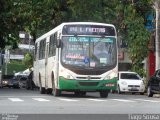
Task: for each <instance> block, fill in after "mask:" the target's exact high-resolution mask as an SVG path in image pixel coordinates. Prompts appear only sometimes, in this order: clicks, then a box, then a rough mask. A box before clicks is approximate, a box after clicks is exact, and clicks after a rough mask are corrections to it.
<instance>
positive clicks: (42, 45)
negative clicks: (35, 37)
mask: <svg viewBox="0 0 160 120" xmlns="http://www.w3.org/2000/svg"><path fill="white" fill-rule="evenodd" d="M45 47H46V39H44V40H41V41H40V46H39V60H41V59H44V58H45Z"/></svg>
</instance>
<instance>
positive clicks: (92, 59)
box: [62, 36, 117, 68]
mask: <svg viewBox="0 0 160 120" xmlns="http://www.w3.org/2000/svg"><path fill="white" fill-rule="evenodd" d="M62 41H63V47H62V63H63V64H64V65H70V66H74V67H85V68H99V67H103V68H106V67H108V66H114V65H115V64H116V61H117V55H116V52H117V51H116V39H115V38H114V37H104V38H101V37H87V36H86V37H82V36H78V37H73V36H64V37H63V40H62Z"/></svg>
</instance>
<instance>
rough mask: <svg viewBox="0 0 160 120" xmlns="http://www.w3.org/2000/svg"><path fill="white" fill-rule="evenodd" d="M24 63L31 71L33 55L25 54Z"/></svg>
mask: <svg viewBox="0 0 160 120" xmlns="http://www.w3.org/2000/svg"><path fill="white" fill-rule="evenodd" d="M23 63H24V64H25V65H26V66H27V68H29V69H30V70H31V68H32V67H33V55H32V54H31V53H27V54H25V56H24V59H23Z"/></svg>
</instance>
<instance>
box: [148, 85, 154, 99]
mask: <svg viewBox="0 0 160 120" xmlns="http://www.w3.org/2000/svg"><path fill="white" fill-rule="evenodd" d="M147 96H148V97H153V92H152V91H151V86H148V88H147Z"/></svg>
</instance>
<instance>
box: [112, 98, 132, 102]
mask: <svg viewBox="0 0 160 120" xmlns="http://www.w3.org/2000/svg"><path fill="white" fill-rule="evenodd" d="M110 100H115V101H120V102H135V101H132V100H124V99H110Z"/></svg>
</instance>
